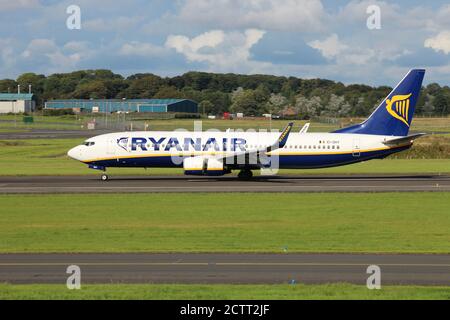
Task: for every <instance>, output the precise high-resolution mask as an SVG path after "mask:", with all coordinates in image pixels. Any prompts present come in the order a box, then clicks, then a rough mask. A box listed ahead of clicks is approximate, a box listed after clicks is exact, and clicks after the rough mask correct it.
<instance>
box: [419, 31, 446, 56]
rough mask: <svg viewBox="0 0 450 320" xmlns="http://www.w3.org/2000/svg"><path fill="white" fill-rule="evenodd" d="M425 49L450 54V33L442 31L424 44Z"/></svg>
mask: <svg viewBox="0 0 450 320" xmlns="http://www.w3.org/2000/svg"><path fill="white" fill-rule="evenodd" d="M424 46H425V48H431V49H433V50H434V51H436V52H439V51H442V52H444V53H445V54H449V53H450V31H448V30H446V31H441V32H439V33H438V34H437V35H436V36H434V37H431V38H428V39H426V40H425V43H424Z"/></svg>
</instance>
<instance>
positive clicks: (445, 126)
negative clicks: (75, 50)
mask: <svg viewBox="0 0 450 320" xmlns="http://www.w3.org/2000/svg"><path fill="white" fill-rule="evenodd" d="M123 117H124V116H123V115H120V116H118V115H115V114H111V115H108V123H109V126H110V127H111V128H114V127H116V128H124V127H125V125H126V124H129V123H130V122H133V124H134V127H135V128H143V127H144V124H145V123H147V124H148V125H149V130H175V129H179V128H184V129H188V130H192V129H193V128H194V121H199V120H201V121H202V125H203V129H205V130H207V129H212V128H214V129H219V130H226V129H228V128H239V129H244V130H246V129H250V128H251V129H270V128H273V129H281V128H283V127H284V126H285V125H286V123H287V122H288V120H272V121H269V120H268V119H261V118H255V119H241V120H232V121H231V120H222V119H216V120H211V119H145V118H146V117H147V115H145V114H128V115H126V120H124V119H123ZM148 117H150V118H151V117H152V115H148ZM92 119H97V120H100V121H103V120H104V119H105V115H103V114H97V115H93V114H86V115H66V116H42V115H35V116H34V123H32V124H24V123H23V122H22V116H21V115H17V116H14V115H0V131H1V130H2V129H16V130H22V131H26V130H29V129H58V130H78V129H82V128H83V127H84V128H85V126H86V123H87V122H88V121H91V120H92ZM363 120H364V118H352V119H350V118H343V119H336V121H335V123H324V122H318V121H315V120H313V121H305V120H296V121H295V124H296V125H297V126H303V125H304V124H305V123H306V122H311V127H310V131H311V132H329V131H332V130H335V129H338V128H340V127H345V126H348V125H351V124H355V123H359V122H361V121H363ZM411 130H412V131H417V132H419V131H420V132H435V133H439V132H450V118H418V117H416V118H415V119H414V121H413V124H412V126H411Z"/></svg>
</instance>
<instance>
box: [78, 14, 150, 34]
mask: <svg viewBox="0 0 450 320" xmlns="http://www.w3.org/2000/svg"><path fill="white" fill-rule="evenodd" d="M143 20H144V18H143V17H136V16H133V17H116V18H114V19H111V18H109V19H103V18H96V19H91V20H87V21H84V22H83V23H82V28H85V29H86V30H89V31H96V32H111V31H124V32H127V31H128V30H130V29H133V28H134V27H136V26H137V25H138V24H139V23H140V22H141V21H143Z"/></svg>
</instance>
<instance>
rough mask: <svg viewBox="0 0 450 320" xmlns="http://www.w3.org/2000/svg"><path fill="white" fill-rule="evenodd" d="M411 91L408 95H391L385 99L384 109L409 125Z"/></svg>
mask: <svg viewBox="0 0 450 320" xmlns="http://www.w3.org/2000/svg"><path fill="white" fill-rule="evenodd" d="M411 96H412V93H411V94H408V95H397V96H393V97H392V99H387V100H386V110H387V111H388V112H389V114H390V115H391V116H393V117H394V118H395V119H398V120H400V121H402V122H403V123H404V124H406V125H407V126H408V127H409V123H408V122H409V116H408V115H409V103H410V100H409V98H411Z"/></svg>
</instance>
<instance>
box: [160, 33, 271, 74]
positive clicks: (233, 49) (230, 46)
mask: <svg viewBox="0 0 450 320" xmlns="http://www.w3.org/2000/svg"><path fill="white" fill-rule="evenodd" d="M264 33H265V31H262V30H258V29H247V30H245V32H243V33H242V32H237V31H234V32H228V33H226V32H224V31H222V30H213V31H208V32H205V33H203V34H201V35H199V36H197V37H194V38H192V39H189V38H188V37H186V36H182V35H170V36H169V37H168V38H167V41H166V44H165V45H166V47H167V48H171V49H175V50H176V51H177V52H178V53H180V54H182V55H184V56H185V57H186V59H187V60H188V61H190V62H203V63H206V64H207V65H208V66H209V69H210V70H215V71H224V72H225V71H226V72H231V71H233V70H241V72H242V71H244V70H249V69H251V68H253V67H254V66H255V65H256V64H257V62H254V61H251V53H250V49H251V48H252V47H253V46H254V45H255V44H256V43H258V41H260V40H261V39H262V38H263V36H264Z"/></svg>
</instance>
